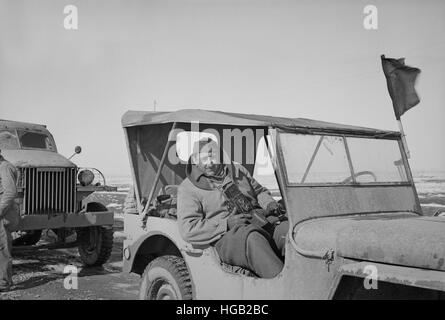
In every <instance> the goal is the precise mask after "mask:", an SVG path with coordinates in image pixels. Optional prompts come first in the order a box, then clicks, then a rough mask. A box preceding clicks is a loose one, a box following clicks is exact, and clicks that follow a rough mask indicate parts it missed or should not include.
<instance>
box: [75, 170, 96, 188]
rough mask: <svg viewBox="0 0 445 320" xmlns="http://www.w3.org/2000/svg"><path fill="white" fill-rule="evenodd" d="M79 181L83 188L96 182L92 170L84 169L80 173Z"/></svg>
mask: <svg viewBox="0 0 445 320" xmlns="http://www.w3.org/2000/svg"><path fill="white" fill-rule="evenodd" d="M77 179H78V180H79V183H80V184H81V185H82V186H84V187H85V186H89V185H90V184H91V183H92V182H93V180H94V173H93V172H92V171H91V170H88V169H84V170H82V171H80V172H79V174H78V175H77Z"/></svg>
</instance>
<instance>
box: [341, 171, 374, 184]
mask: <svg viewBox="0 0 445 320" xmlns="http://www.w3.org/2000/svg"><path fill="white" fill-rule="evenodd" d="M365 175H370V176H371V177H372V178H373V179H374V182H377V176H376V175H375V174H374V172H372V171H360V172H357V173H354V175H352V176H350V177H348V178H346V179H345V180H343V181H342V182H341V183H348V182H351V181H352V179H353V178H357V177H360V176H365Z"/></svg>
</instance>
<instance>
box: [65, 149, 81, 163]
mask: <svg viewBox="0 0 445 320" xmlns="http://www.w3.org/2000/svg"><path fill="white" fill-rule="evenodd" d="M81 152H82V147H81V146H76V147H75V148H74V153H73V154H72V156H71V157H69V158H68V160H71V158H72V157H74V156H75V155H76V154H79V153H81Z"/></svg>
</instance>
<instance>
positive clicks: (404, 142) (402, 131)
mask: <svg viewBox="0 0 445 320" xmlns="http://www.w3.org/2000/svg"><path fill="white" fill-rule="evenodd" d="M397 124H398V125H399V130H400V134H401V135H402V143H403V147H404V149H405V151H406V157H407V158H408V159H409V158H410V157H411V156H410V152H409V149H408V143H406V135H405V131H404V130H403V125H402V120H400V119H398V120H397Z"/></svg>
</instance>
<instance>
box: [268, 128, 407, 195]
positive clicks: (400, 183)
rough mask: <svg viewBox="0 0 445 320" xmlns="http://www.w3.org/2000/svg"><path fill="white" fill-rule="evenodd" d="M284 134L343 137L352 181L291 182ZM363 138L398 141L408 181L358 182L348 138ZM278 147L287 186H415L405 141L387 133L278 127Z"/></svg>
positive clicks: (279, 159)
mask: <svg viewBox="0 0 445 320" xmlns="http://www.w3.org/2000/svg"><path fill="white" fill-rule="evenodd" d="M282 134H294V135H314V136H336V137H342V138H343V143H344V147H345V151H346V155H347V160H348V165H349V170H350V173H351V175H352V177H353V179H351V181H350V182H347V183H342V182H311V183H296V182H291V181H290V180H289V177H288V170H287V168H286V161H285V158H284V153H283V144H282V141H281V135H282ZM348 137H350V138H362V139H375V140H391V141H397V143H398V146H399V152H400V154H401V158H402V162H403V168H404V172H405V174H406V181H390V182H360V183H358V182H357V181H356V179H355V177H354V174H355V172H354V166H353V164H352V162H353V161H352V159H351V154H350V151H349V147H348V143H347V138H348ZM276 149H277V155H278V161H279V164H280V167H281V168H282V170H281V171H282V176H283V177H284V183H285V184H286V186H287V187H373V186H375V187H381V186H413V185H414V181H413V178H412V174H411V170H410V169H409V163H408V159H407V158H406V153H405V151H404V147H403V143H402V140H401V138H400V137H393V136H390V137H387V136H385V135H377V136H369V135H362V134H353V133H335V132H320V131H317V132H304V133H302V132H298V131H292V130H282V129H277V135H276Z"/></svg>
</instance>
